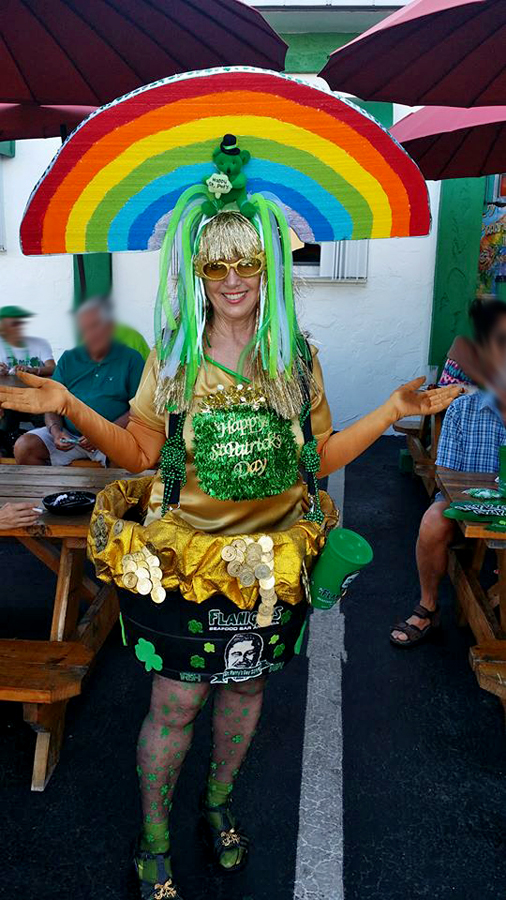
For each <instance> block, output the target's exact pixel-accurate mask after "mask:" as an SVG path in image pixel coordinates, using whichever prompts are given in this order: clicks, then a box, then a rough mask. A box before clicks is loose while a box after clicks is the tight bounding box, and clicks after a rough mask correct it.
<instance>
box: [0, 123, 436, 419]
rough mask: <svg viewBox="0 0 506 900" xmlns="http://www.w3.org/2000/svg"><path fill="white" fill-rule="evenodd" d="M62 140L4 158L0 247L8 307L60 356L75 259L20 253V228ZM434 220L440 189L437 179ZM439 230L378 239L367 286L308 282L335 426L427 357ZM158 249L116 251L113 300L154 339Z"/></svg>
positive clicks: (20, 146) (308, 314)
mask: <svg viewBox="0 0 506 900" xmlns="http://www.w3.org/2000/svg"><path fill="white" fill-rule="evenodd" d="M58 145H59V142H58V140H54V141H53V140H51V141H49V140H48V141H19V142H18V143H17V145H16V156H15V157H14V159H6V158H2V160H1V162H0V175H1V176H2V181H3V207H4V216H5V226H6V228H5V231H6V252H5V253H0V296H1V304H0V305H4V304H6V303H18V304H20V305H23V306H27V307H28V308H29V309H32V310H33V311H34V312H37V313H38V316H37V319H35V320H34V322H33V325H32V327H31V331H32V333H34V334H38V335H40V336H41V337H45V338H47V339H48V340H49V341H50V343H51V344H52V346H53V349H54V352H55V357H56V358H58V357H59V356H60V355H61V353H62V352H63V350H64V349H66V348H68V347H70V346H72V345H73V333H72V323H71V317H70V315H69V310H70V309H71V307H72V294H73V284H72V259H71V257H67V256H53V257H33V258H30V257H23V256H22V255H21V253H20V250H19V240H18V230H19V223H20V221H21V216H22V213H23V209H24V206H25V203H26V200H27V198H28V195H29V193H30V190H31V188H32V186H33V185H34V184H35V182H36V181H37V180H38V178H39V177H40V175H41V174H42V172H43V171H44V169H45V167H46V165H47V163H48V162H49V161H50V159H51V158H52V155H53V153H54V152H55V150H56V149H57V148H58ZM430 193H431V200H432V214H433V220H434V221H435V222H437V204H438V198H439V186H438V185H431V186H430ZM434 257H435V229H433V232H432V235H431V236H430V237H428V238H413V239H397V240H384V241H372V242H371V245H370V256H369V278H368V282H367V284H366V285H343V284H335V283H334V284H333V283H328V282H327V283H320V284H318V283H316V284H315V283H312V284H307V285H306V286H305V288H304V290H303V295H302V297H301V301H300V311H301V319H302V321H303V323H304V325H305V326H307V327H308V328H309V329H310V331H311V332H312V334H313V335H314V338H315V339H316V341H317V342H319V344H320V345H321V360H322V363H323V367H324V372H325V378H326V384H327V392H328V396H329V401H330V403H331V406H332V410H333V413H334V417H335V424H336V426H337V427H342V426H343V425H345V424H347V423H349V422H351V421H353V420H354V419H356V418H357V417H359V416H361V415H363V414H364V413H365V412H367V411H369V410H370V409H372V408H373V407H374V406H375V405H377V404H378V403H380V402H381V401H382V400H383V399H385V398H386V397H387V396H388V394H389V393H390V392H391V391H392V390H393V389H394V388H395V387H396V385H397V384H399V383H400V382H402V381H406V380H408V379H410V378H413V377H414V376H416V375H417V374H420V373H423V370H424V367H425V365H426V362H427V353H428V340H429V330H430V321H431V309H432V287H433V277H434ZM157 269H158V254H157V253H130V254H128V253H125V254H116V255H115V256H114V258H113V283H114V297H115V300H116V306H117V310H118V315H119V318H120V319H121V321H123V322H126V323H128V324H130V325H133V326H135V327H136V328H138V329H139V331H141V332H142V333H143V334H144V335H145V336H146V338H147V339H148V341H151V340H152V334H153V332H152V309H153V304H154V299H155V295H156V284H157Z"/></svg>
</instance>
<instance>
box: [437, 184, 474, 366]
mask: <svg viewBox="0 0 506 900" xmlns="http://www.w3.org/2000/svg"><path fill="white" fill-rule="evenodd" d="M484 196H485V179H484V178H451V179H448V180H447V181H443V182H441V199H440V203H439V224H438V237H437V251H436V272H435V279H434V302H433V306H432V329H431V338H430V354H429V363H430V364H431V365H434V366H436V365H437V366H439V367H441V366H442V365H443V364H444V362H445V360H446V357H447V353H448V350H449V348H450V346H451V344H452V341H453V340H454V338H455V337H456V336H457V335H458V334H463V335H469V334H470V333H471V332H470V325H469V316H468V310H469V307H470V305H471V303H472V301H473V300H474V298H475V296H476V288H477V282H478V260H479V254H480V239H481V223H482V215H483V201H484Z"/></svg>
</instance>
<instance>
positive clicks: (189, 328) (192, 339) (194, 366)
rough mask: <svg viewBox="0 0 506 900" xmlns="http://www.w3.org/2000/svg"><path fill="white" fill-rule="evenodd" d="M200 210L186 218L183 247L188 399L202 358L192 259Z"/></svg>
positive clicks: (184, 354)
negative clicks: (193, 237)
mask: <svg viewBox="0 0 506 900" xmlns="http://www.w3.org/2000/svg"><path fill="white" fill-rule="evenodd" d="M202 215H203V213H202V210H201V209H200V208H197V209H194V210H192V211H191V212H190V213H189V214H188V216H187V217H186V219H185V221H184V225H183V234H182V245H183V259H182V261H181V263H182V265H183V266H184V286H185V295H186V298H185V299H186V323H185V341H184V348H183V359H184V360H185V361H186V385H185V388H186V391H185V393H186V399H187V400H189V399H190V398H191V395H192V392H193V387H194V385H195V381H196V379H197V374H198V370H199V366H200V362H201V360H200V358H199V353H198V348H197V337H198V335H197V316H196V309H195V283H194V278H195V275H194V271H193V258H192V230H193V227H194V225H195V224H196V223H197V220H200V219H201V218H202Z"/></svg>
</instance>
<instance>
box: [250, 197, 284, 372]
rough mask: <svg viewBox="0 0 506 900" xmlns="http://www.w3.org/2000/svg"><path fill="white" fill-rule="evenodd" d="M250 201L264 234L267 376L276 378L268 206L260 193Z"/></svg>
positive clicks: (273, 278) (276, 342)
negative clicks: (267, 312)
mask: <svg viewBox="0 0 506 900" xmlns="http://www.w3.org/2000/svg"><path fill="white" fill-rule="evenodd" d="M251 202H252V203H255V204H256V206H257V207H258V212H259V215H260V221H261V223H262V231H263V236H264V249H265V259H266V264H267V301H268V306H269V322H270V328H269V337H270V342H269V347H268V358H269V376H270V378H276V376H277V374H278V348H279V320H278V309H277V305H276V275H275V271H274V267H275V261H274V248H273V246H272V234H271V227H270V221H269V208H268V206H267V201H266V200H265V197H263V196H262V194H253V196H252V197H251Z"/></svg>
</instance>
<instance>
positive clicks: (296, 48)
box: [281, 32, 358, 73]
mask: <svg viewBox="0 0 506 900" xmlns="http://www.w3.org/2000/svg"><path fill="white" fill-rule="evenodd" d="M281 37H282V38H283V40H284V41H286V43H287V44H288V53H287V55H286V63H285V66H286V68H285V71H286V72H313V73H314V72H319V71H320V69H323V66H324V65H325V63H326V62H327V59H328V57H329V56H330V54H331V53H332V52H333V50H337V48H338V47H342V46H343V45H344V44H347V43H348V42H349V41H352V40H353V38H356V37H358V35H356V34H340V33H338V32H330V33H329V34H325V33H319V32H318V33H317V32H314V33H309V34H282V35H281Z"/></svg>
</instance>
